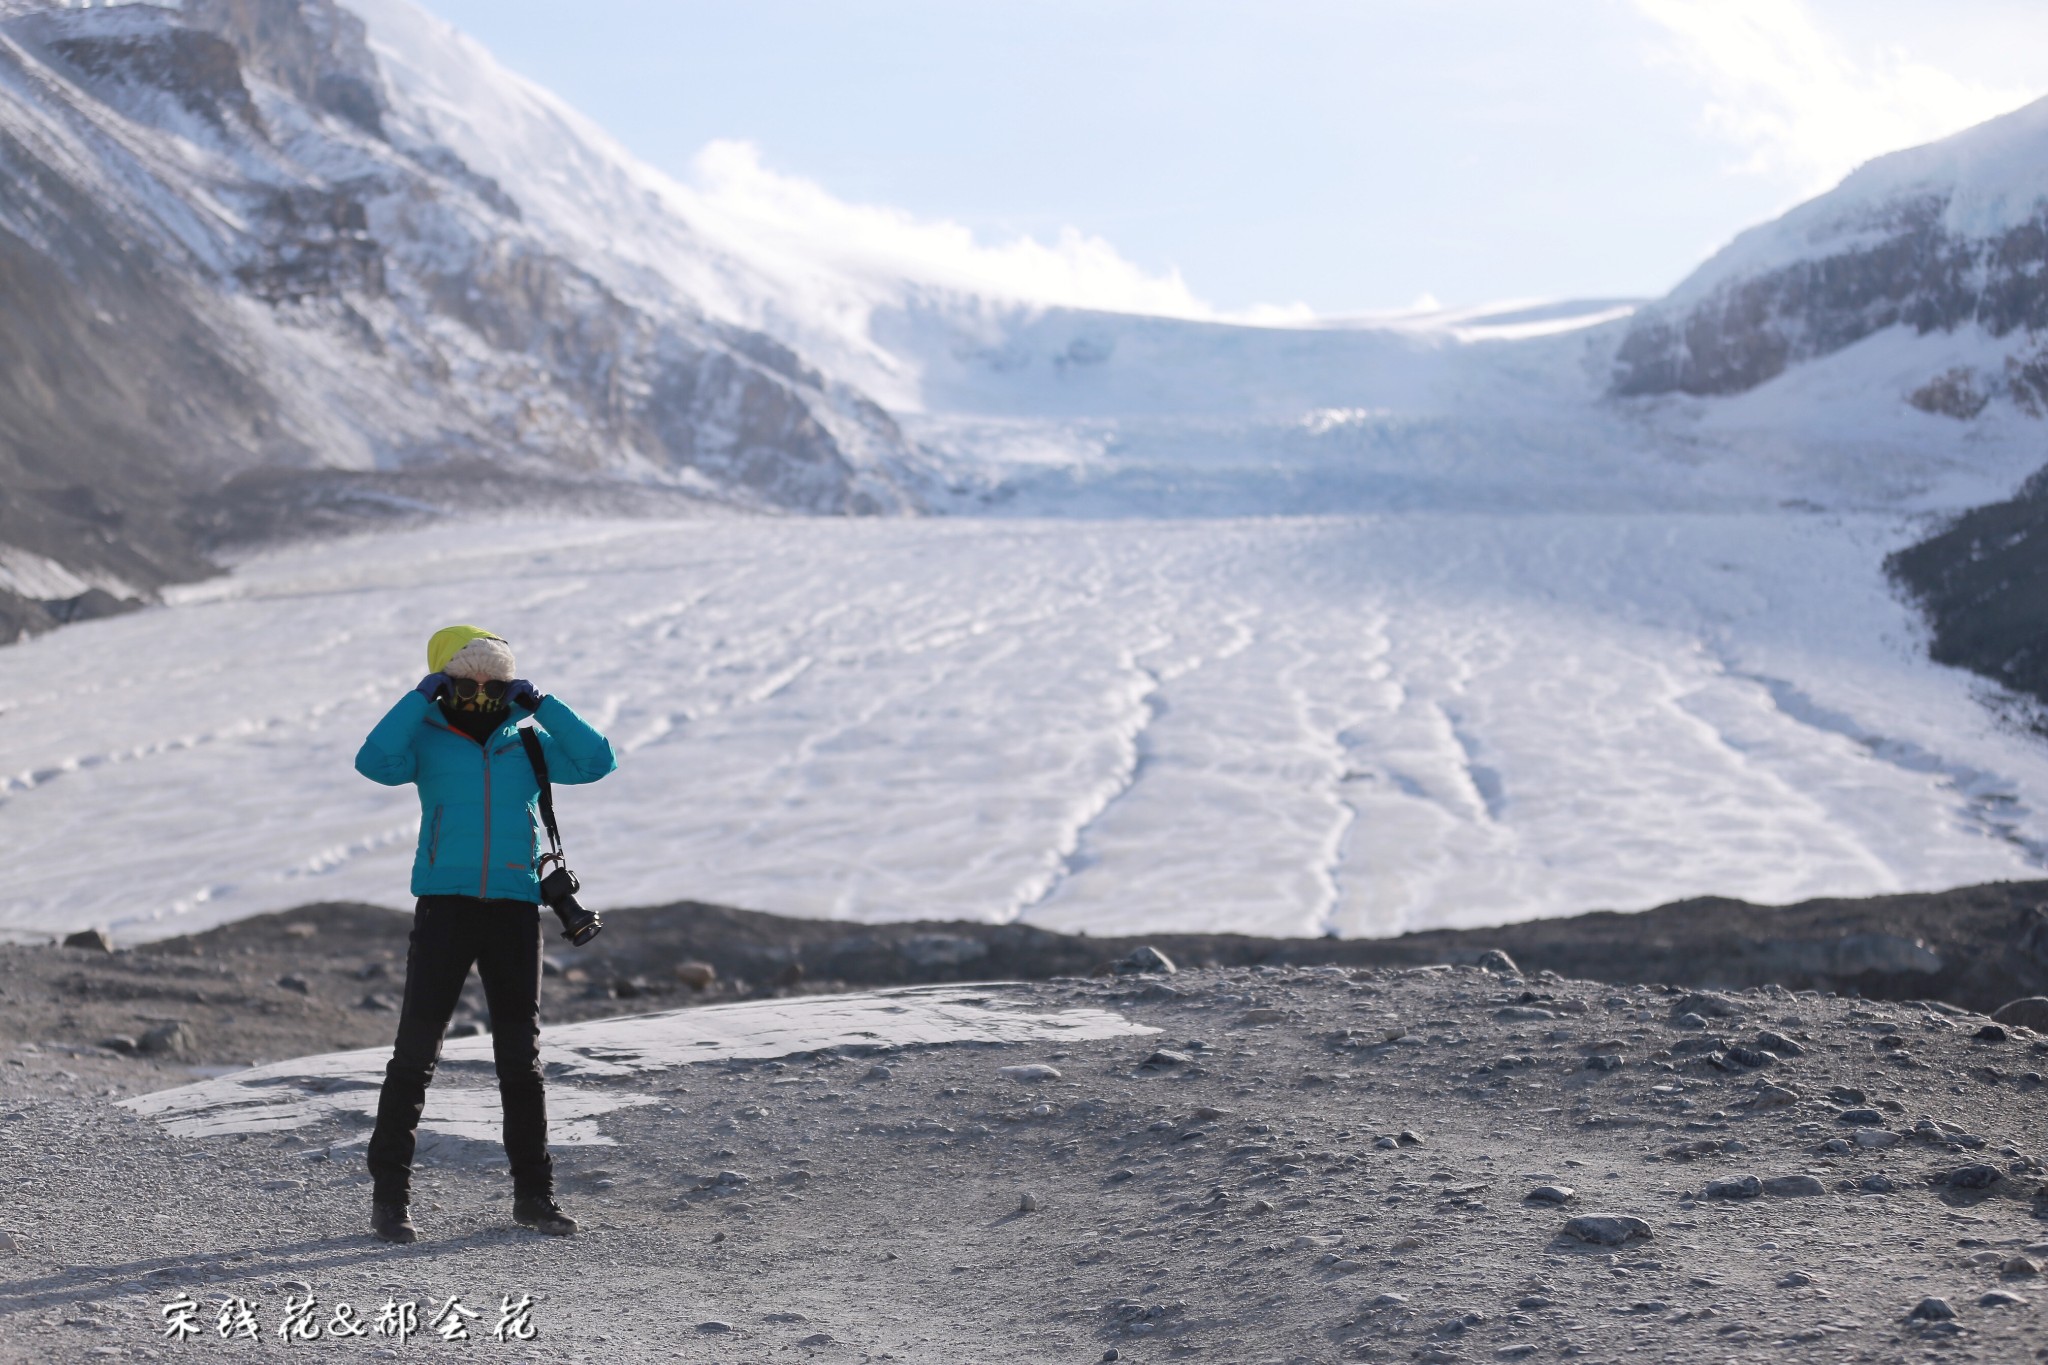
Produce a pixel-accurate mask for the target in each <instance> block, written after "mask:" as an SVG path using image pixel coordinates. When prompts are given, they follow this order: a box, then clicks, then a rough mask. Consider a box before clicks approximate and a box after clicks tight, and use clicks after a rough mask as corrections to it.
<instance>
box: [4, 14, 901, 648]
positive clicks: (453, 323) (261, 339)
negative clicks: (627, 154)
mask: <svg viewBox="0 0 2048 1365" xmlns="http://www.w3.org/2000/svg"><path fill="white" fill-rule="evenodd" d="M517 189H518V187H517V186H513V187H511V188H510V189H508V188H507V187H506V186H503V185H501V184H500V183H498V182H497V181H495V180H493V179H491V178H489V177H488V176H485V175H482V174H479V173H478V172H477V171H475V170H473V169H472V168H471V167H470V166H469V165H467V164H466V163H465V162H464V161H463V159H462V158H461V157H460V156H458V155H457V154H456V153H455V152H453V151H451V150H450V149H449V148H448V147H446V146H444V145H441V144H440V143H438V142H436V141H434V140H433V139H432V138H431V137H430V136H428V135H426V134H425V133H424V132H423V131H422V130H421V129H420V128H419V127H418V126H417V122H416V120H414V119H413V118H411V117H410V115H409V114H408V111H407V110H406V109H405V108H404V107H402V106H398V105H394V102H393V100H392V98H391V95H390V92H389V90H388V88H387V85H386V82H385V80H384V76H383V73H382V71H381V69H380V67H379V65H378V62H377V59H376V58H375V56H374V55H373V54H372V52H371V50H370V47H369V45H368V42H367V40H366V35H365V29H364V26H363V24H362V22H361V20H360V19H358V18H357V17H356V16H355V15H354V14H353V13H352V12H350V11H349V10H346V9H343V8H342V7H340V6H338V5H336V4H334V3H333V2H332V0H191V3H188V4H186V5H184V6H183V7H182V8H173V7H159V6H155V5H149V4H125V5H115V6H100V7H95V8H90V9H85V8H72V7H68V6H64V5H61V4H57V3H41V2H40V0H9V2H8V3H6V4H0V289H4V292H5V296H6V298H7V300H8V307H7V308H6V309H5V310H4V311H0V430H4V431H5V432H6V433H7V436H6V438H5V439H0V494H4V501H0V594H4V596H0V634H9V635H11V634H12V633H14V632H18V631H19V630H20V629H23V628H34V627H35V626H38V625H41V624H47V622H48V620H49V618H50V617H51V616H52V615H53V614H55V615H57V616H60V617H61V616H62V615H63V614H65V613H66V612H68V611H73V610H78V609H91V608H93V607H94V606H95V604H98V603H100V600H101V599H100V598H93V599H92V600H91V601H90V602H86V601H84V595H85V594H86V593H87V591H88V590H90V589H99V590H101V593H102V595H103V596H104V595H111V596H112V597H113V598H122V597H135V596H138V595H144V594H146V593H147V592H148V591H149V590H150V589H152V588H154V587H155V586H157V585H158V584H160V583H163V582H165V581H168V580H172V579H178V578H184V577H190V576H192V575H194V574H196V573H199V572H203V571H204V570H205V569H206V567H207V566H206V562H205V559H204V553H205V550H206V548H207V546H208V545H210V544H217V543H219V542H221V541H223V540H232V539H235V538H236V537H237V536H242V535H247V534H250V533H252V532H260V531H262V530H265V529H269V528H271V527H272V526H273V524H274V523H275V521H276V520H277V518H278V515H279V512H280V509H281V508H282V509H290V508H292V507H294V506H297V505H300V504H304V503H306V502H309V501H310V502H313V503H324V504H326V505H327V506H328V507H329V509H330V511H332V510H333V509H334V508H335V507H336V506H341V507H343V508H344V509H345V510H347V511H349V512H351V513H353V514H355V515H358V516H361V515H373V516H374V515H375V514H376V513H378V512H379V511H380V510H381V511H382V512H384V513H390V512H392V511H394V510H396V511H403V510H405V509H406V508H407V507H408V506H409V505H411V506H415V507H416V506H418V505H420V503H421V502H422V500H421V499H419V498H418V497H416V496H413V495H415V494H417V493H418V492H419V490H418V489H417V488H412V489H408V488H407V487H405V486H404V485H403V478H404V476H405V475H406V474H407V473H408V472H417V471H421V470H431V469H437V468H450V467H465V468H469V469H471V470H472V471H473V473H472V476H471V477H472V478H474V479H475V480H477V481H484V480H490V481H495V482H498V483H501V484H516V483H517V482H518V481H520V480H522V479H534V480H539V481H542V482H543V483H544V484H545V485H546V493H545V495H546V496H547V497H548V498H550V499H555V498H559V497H561V488H560V484H561V482H562V481H563V480H568V481H570V482H572V483H584V484H593V483H595V484H599V485H614V486H616V485H618V484H620V483H622V482H623V483H624V484H625V485H627V486H629V487H641V488H645V489H647V490H649V491H648V493H647V497H649V498H651V499H654V500H655V501H657V502H663V501H666V500H669V499H672V497H673V496H674V495H677V494H682V495H691V496H696V497H699V498H712V499H716V500H719V501H725V502H735V503H739V504H742V505H749V506H758V507H766V508H788V509H794V510H802V511H811V512H828V513H849V512H850V513H861V512H878V511H888V510H894V509H899V508H902V507H904V506H905V505H906V498H905V496H904V494H903V493H902V492H901V491H900V490H899V489H898V488H897V486H896V484H895V482H894V481H893V480H892V478H891V476H890V474H889V466H890V464H891V462H892V461H893V460H894V459H895V458H896V457H898V456H899V455H900V454H901V452H902V451H903V449H904V443H903V439H902V436H901V434H900V432H899V431H898V430H897V428H896V426H895V423H894V422H893V421H892V420H891V419H890V418H889V417H888V416H887V415H886V414H885V413H883V412H882V410H881V409H880V408H878V407H876V406H875V405H874V404H873V403H872V402H869V401H868V400H867V399H866V398H864V397H863V396H862V395H861V394H859V393H858V392H856V391H854V390H853V389H851V388H849V387H847V386H846V385H844V384H842V383H839V382H836V381H833V380H831V379H828V378H827V377H826V376H824V375H823V374H821V373H820V372H819V371H818V370H816V369H815V368H813V367H812V366H811V365H809V364H808V363H807V362H806V361H805V360H804V359H803V358H802V357H801V356H799V355H797V354H796V353H795V352H793V351H791V350H790V349H789V348H788V347H787V346H785V345H783V344H781V343H779V342H777V341H775V340H773V339H771V338H769V337H768V336H766V335H765V334H762V333H759V332H756V331H751V330H748V329H746V328H742V327H737V326H734V325H732V324H731V323H729V322H725V321H720V320H717V319H714V318H711V317H708V316H706V315H705V314H704V313H703V311H702V310H701V309H699V308H698V307H697V306H696V304H695V303H694V302H693V301H692V300H691V299H689V298H688V297H685V296H684V295H683V294H682V293H681V292H679V291H677V290H676V289H674V288H671V287H667V286H666V285H664V284H663V283H662V282H661V281H658V280H652V279H648V280H642V281H637V282H636V287H633V288H630V289H629V288H626V287H623V286H622V285H621V283H620V282H619V280H618V279H617V278H616V277H614V278H612V279H606V278H602V277H601V276H600V274H599V273H598V272H597V271H596V270H595V269H593V266H592V263H591V261H590V260H588V259H587V258H584V257H582V256H571V255H568V254H565V253H564V252H563V251H561V250H559V249H558V244H557V243H556V242H555V241H554V240H552V239H551V238H550V237H549V236H548V235H547V234H546V233H544V232H541V231H539V230H537V229H536V228H535V227H534V226H533V225H532V224H531V223H529V222H528V221H527V216H526V214H525V213H524V211H523V209H522V207H521V204H520V202H519V198H518V195H517V192H516V191H517ZM279 471H290V472H292V473H293V474H295V475H296V476H297V477H296V478H295V479H289V480H285V481H283V482H282V483H281V482H280V479H279ZM365 475H376V476H381V477H382V478H383V479H384V480H385V481H384V482H380V480H379V478H377V477H372V478H369V479H367V480H366V479H365V478H364V477H363V476H365ZM394 478H395V479H397V480H398V482H397V483H395V484H393V483H390V482H388V481H389V480H390V479H394ZM608 496H611V497H612V498H613V501H614V502H615V501H616V500H617V499H616V495H608ZM301 510H302V509H301Z"/></svg>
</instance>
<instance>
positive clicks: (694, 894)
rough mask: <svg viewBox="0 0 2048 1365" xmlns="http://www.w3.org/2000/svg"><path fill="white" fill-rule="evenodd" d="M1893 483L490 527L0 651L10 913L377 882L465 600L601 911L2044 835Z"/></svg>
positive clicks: (314, 892) (2033, 860)
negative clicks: (1922, 602) (518, 668)
mask: <svg viewBox="0 0 2048 1365" xmlns="http://www.w3.org/2000/svg"><path fill="white" fill-rule="evenodd" d="M1905 529H1906V526H1905V523H1903V522H1902V521H1901V519H1899V518H1898V517H1896V516H1890V515H1867V514H1847V513H1829V514H1808V515H1804V516H1791V515H1787V514H1784V513H1729V512H1704V513H1702V512H1695V513H1660V512H1647V513H1645V512H1617V513H1607V514H1600V513H1584V512H1580V513H1559V512H1527V513H1520V514H1504V513H1497V512H1495V513H1471V512H1456V511H1434V512H1432V511H1412V512H1405V513H1400V514H1385V515H1372V516H1329V517H1313V516H1295V517H1264V518H1207V519H1194V518H1185V519H1167V520H1162V519H1109V518H1100V519H1057V520H1053V519H1023V518H1019V519H1014V520H1002V521H990V520H982V519H975V520H970V519H964V518H923V519H888V520H883V519H875V520H830V521H821V520H816V519H799V518H762V517H752V516H737V515H731V516H706V517H701V518H695V519H690V520H684V521H661V522H647V521H633V522H574V523H561V522H534V521H502V522H495V523H493V522H481V521H479V522H469V523H450V524H444V525H440V526H436V527H433V528H428V529H422V530H415V531H407V532H400V533H394V534H388V535H375V536H362V537H357V538H352V539H346V540H337V541H333V542H330V543H326V544H320V545H311V546H300V547H297V548H290V549H285V550H280V551H275V552H271V553H267V554H263V555H260V556H256V557H254V558H251V559H250V560H248V561H246V562H244V563H243V564H241V565H239V566H238V567H237V569H236V571H235V572H234V573H232V574H230V575H228V576H226V577H223V578H220V579H215V580H211V581H209V582H207V583H204V584H199V585H195V586H193V587H191V588H188V589H184V590H182V591H181V592H180V593H179V594H178V596H177V598H176V600H175V601H174V602H173V603H172V604H170V605H168V606H166V607H164V608H162V609H158V610H153V611H149V612H143V613H138V614H135V615H131V616H125V617H119V618H114V619H109V620H104V621H96V622H91V623H87V624H83V625H79V626H75V627H69V628H67V629H65V630H62V631H59V632H56V633H54V634H51V635H47V636H43V637H40V638H38V639H35V640H33V641H29V642H26V643H24V644H21V645H18V646H15V647H13V648H10V649H7V650H0V708H4V711H0V715H4V724H5V733H6V735H7V739H6V741H5V745H4V759H5V763H6V768H5V770H4V774H5V775H4V777H0V809H4V814H0V819H4V820H5V821H6V826H7V829H8V831H9V835H10V838H11V840H12V844H13V848H14V856H13V857H12V859H11V860H10V862H11V866H12V868H13V876H12V877H11V878H10V880H9V885H8V888H7V892H6V894H5V896H4V897H0V931H4V932H6V933H8V934H10V935H12V936H16V937H34V936H39V935H43V934H48V933H55V932H61V931H64V930H67V929H72V928H78V927H83V926H86V925H95V924H97V925H106V926H110V927H111V928H112V929H113V931H114V933H115V934H116V936H117V937H118V938H121V939H124V940H130V941H132V940H136V939H146V938H151V937H156V936H162V935H169V934H175V933H181V932H186V931H189V930H196V929H199V928H202V927H205V926H207V925H211V924H215V923H219V922H221V921H224V920H229V919H234V918H239V917H242V916H246V915H249V914H255V913H259V912H262V911H267V910H274V909H280V908H284V907H287V906H291V905H297V904H302V903H305V902H310V901H321V900H360V901H367V902H371V903H380V904H387V905H391V906H394V907H398V906H402V905H404V904H405V903H406V902H407V896H406V892H405V883H406V878H407V875H408V871H409V868H410V861H411V857H412V845H413V840H414V835H415V832H416V830H417V828H418V819H419V812H418V809H417V805H416V803H415V802H414V800H413V797H412V795H411V793H410V792H409V791H407V790H399V791H391V790H387V789H385V788H381V787H377V786H375V785H373V784H371V783H369V782H367V781H365V780H363V779H362V778H360V777H358V776H357V775H356V774H355V772H354V771H353V769H352V767H351V760H352V758H353V755H354V752H355V748H356V746H357V745H358V744H359V743H360V741H361V738H362V736H363V735H364V734H365V733H366V732H367V731H368V729H369V727H370V726H371V724H372V723H374V721H375V720H376V718H377V717H378V716H379V715H380V714H381V713H382V712H383V710H384V709H385V708H386V707H388V706H389V705H390V704H391V702H392V701H393V700H394V699H396V698H397V697H398V696H399V695H401V694H402V693H403V691H404V690H405V689H406V688H407V687H409V686H410V685H411V684H412V683H413V682H414V681H415V680H416V679H417V677H418V675H419V673H420V672H423V671H424V664H423V660H422V658H421V656H422V653H423V649H424V641H425V638H426V635H427V633H428V632H429V631H431V630H432V629H434V628H435V627H437V626H439V625H442V624H445V623H447V622H449V621H455V620H474V621H477V622H480V623H483V624H485V625H488V626H489V627H490V628H492V629H494V630H496V631H498V632H500V633H502V634H504V635H506V636H507V637H509V638H510V639H511V640H512V641H513V642H514V645H515V647H516V648H517V650H518V651H519V654H520V659H521V664H522V669H523V670H524V671H526V672H528V673H530V675H531V676H532V677H534V678H535V679H536V681H538V682H539V684H540V685H541V686H542V687H543V688H544V689H546V690H549V691H555V692H559V693H560V694H561V695H562V696H563V697H564V698H565V699H567V700H568V701H570V702H571V703H572V704H573V705H575V706H576V707H578V708H579V709H580V710H582V711H583V712H584V713H585V714H586V715H588V716H590V717H591V718H592V719H593V720H594V721H596V723H598V724H599V725H600V726H601V727H602V728H603V729H605V730H606V731H607V733H608V734H609V735H610V736H611V737H612V739H613V741H614V743H615V744H616V745H617V746H618V748H619V750H620V755H621V760H620V769H619V771H618V772H617V773H616V774H615V775H614V776H612V777H611V778H609V779H607V780H606V781H604V782H602V783H599V784H596V785H594V786H590V787H583V788H575V789H564V791H563V793H562V802H561V805H562V815H563V821H564V829H565V835H566V838H567V841H568V845H569V848H570V850H571V852H572V854H573V857H574V861H575V864H576V866H577V867H578V868H579V870H580V871H581V872H582V873H583V875H584V878H585V881H586V884H587V887H588V890H589V892H590V895H589V896H588V897H587V899H589V900H590V901H591V903H593V904H595V905H598V906H600V907H615V906H622V905H633V904H652V903H664V902H669V901H674V900H678V899H685V898H694V899H701V900H709V901H717V902H723V903H729V904H737V905H743V906H748V907H753V908H764V909H772V910H776V911H781V912H785V913H794V914H801V915H811V916H823V917H836V918H844V919H849V920H876V919H903V918H978V919H985V920H1019V919H1021V920H1024V921H1028V922H1031V923H1034V924H1040V925H1044V926H1047V927H1051V928H1059V929H1065V930H1085V931H1088V932H1096V933H1121V932H1134V931H1142V930H1158V929H1165V928H1169V927H1171V928H1176V929H1215V930H1236V931H1244V932H1256V933H1267V934H1318V933H1330V932H1334V933H1341V934H1346V935H1351V934H1387V933H1394V932H1398V931H1401V930H1404V929H1409V928H1417V927H1423V926H1431V925H1471V924H1481V923H1489V922H1503V921H1507V920H1514V919H1521V918H1528V917H1534V916H1542V915H1555V914H1561V913H1568V912H1572V911H1578V910H1584V909H1590V908H1595V907H1601V906H1606V907H1612V908H1619V909H1635V908H1642V907H1645V906H1648V905H1650V904H1653V903H1656V902H1660V901H1665V900H1669V899H1673V898H1677V897H1681V896H1686V895H1692V894H1698V893H1702V892H1708V891H1712V892H1717V893H1721V894H1728V895H1737V896H1743V897H1746V898H1750V899H1757V900H1765V901H1773V900H1785V899H1792V898H1798V897H1802V896H1809V895H1820V894H1828V895H1853V894H1857V893H1871V892H1883V891H1893V890H1901V889H1908V888H1932V887H1939V886H1949V885H1955V884H1959V883H1965V882H1971V881H1982V880H1990V879H1996V878H2003V877H2031V876H2037V875H2039V869H2040V867H2041V866H2042V863H2043V858H2044V854H2048V817H2044V812H2048V753H2044V751H2043V749H2042V746H2041V745H2040V744H2039V743H2038V741H2035V740H2032V739H2031V738H2027V737H2024V736H2022V735H2020V734H2018V733H2016V732H2015V731H2014V730H2013V729H2012V728H2011V726H2010V724H2009V723H2006V722H2003V721H2001V719H2000V716H1999V713H1998V712H1997V710H1995V709H1993V708H1988V707H1986V706H1985V705H1984V695H1983V688H1982V685H1981V684H1979V683H1977V682H1976V681H1974V680H1973V679H1971V678H1970V677H1969V676H1968V675H1966V674H1963V673H1960V672H1957V671H1955V670H1951V669H1945V668H1941V667H1938V666H1936V665H1934V664H1931V663H1929V662H1927V661H1926V659H1925V658H1924V657H1923V655H1922V653H1921V651H1920V647H1919V646H1920V641H1919V629H1918V627H1917V625H1916V623H1915V620H1914V618H1913V616H1912V614H1911V612H1910V611H1909V610H1908V608H1907V607H1906V606H1905V605H1903V604H1902V603H1900V602H1899V601H1898V600H1897V599H1896V598H1895V597H1894V596H1892V595H1891V594H1890V593H1889V592H1888V591H1887V589H1886V588H1885V586H1884V580H1883V578H1882V575H1881V573H1880V572H1879V570H1878V564H1879V561H1880V560H1881V558H1882V556H1883V554H1884V553H1885V552H1886V551H1887V550H1888V549H1889V548H1891V547H1892V546H1894V545H1895V544H1896V543H1898V540H1899V538H1900V536H1901V535H1902V534H1903V533H1904V532H1905Z"/></svg>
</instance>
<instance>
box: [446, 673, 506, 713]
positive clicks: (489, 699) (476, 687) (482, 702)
mask: <svg viewBox="0 0 2048 1365" xmlns="http://www.w3.org/2000/svg"><path fill="white" fill-rule="evenodd" d="M510 686H511V684H509V683H506V682H503V681H501V680H499V679H496V678H493V679H491V680H489V681H488V682H478V681H477V680H476V679H475V678H450V679H449V680H448V696H447V701H448V704H449V705H450V706H452V707H453V708H454V709H455V710H457V711H502V710H504V709H505V693H506V691H507V690H508V689H509V688H510Z"/></svg>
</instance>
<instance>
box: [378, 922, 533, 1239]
mask: <svg viewBox="0 0 2048 1365" xmlns="http://www.w3.org/2000/svg"><path fill="white" fill-rule="evenodd" d="M540 934H541V930H540V907H539V906H537V905H530V904H528V903H527V902H525V901H511V900H479V899H477V898H476V897H475V896H422V897H420V901H419V906H418V908H417V909H416V910H414V911H413V920H412V939H411V946H410V947H409V948H408V949H407V950H406V955H405V1006H404V1008H403V1010H402V1011H401V1012H400V1014H399V1016H398V1042H397V1043H396V1045H395V1046H394V1047H393V1048H392V1050H391V1064H390V1065H389V1066H387V1067H385V1068H384V1090H383V1093H382V1094H381V1095H380V1096H379V1097H378V1100H377V1128H376V1131H375V1132H373V1133H372V1134H371V1135H370V1151H369V1160H370V1176H371V1178H372V1179H373V1180H374V1181H375V1182H376V1192H375V1198H376V1199H377V1200H378V1202H380V1203H395V1204H402V1203H405V1202H407V1199H408V1197H409V1195H410V1192H411V1189H412V1155H413V1132H414V1130H415V1129H416V1128H418V1127H419V1122H420V1110H421V1109H423V1108H425V1107H426V1102H427V1083H428V1082H429V1081H431V1080H433V1079H434V1067H435V1065H436V1064H437V1063H438V1062H439V1061H440V1060H441V1036H442V1035H443V1034H444V1033H446V1032H447V1029H448V1018H449V1016H450V1015H452V1014H454V1013H455V1005H456V1002H457V1001H459V1000H460V999H461V998H462V985H463V982H465V981H466V980H468V978H469V967H470V964H471V963H475V964H476V969H477V975H479V976H481V977H482V978H483V982H484V1001H485V1003H486V1004H487V1005H488V1006H489V1007H490V1011H491V1055H492V1057H493V1059H494V1060H495V1061H496V1062H497V1064H498V1095H499V1097H500V1099H501V1100H502V1102H503V1104H504V1109H505V1155H506V1157H508V1158H509V1159H510V1161H511V1164H512V1190H513V1193H514V1194H517V1195H534V1194H552V1193H554V1188H555V1164H554V1161H553V1159H552V1158H550V1157H549V1156H548V1108H547V1095H546V1092H545V1090H544V1089H543V1088H542V1082H541V1071H540Z"/></svg>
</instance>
